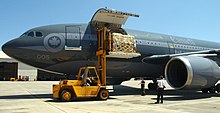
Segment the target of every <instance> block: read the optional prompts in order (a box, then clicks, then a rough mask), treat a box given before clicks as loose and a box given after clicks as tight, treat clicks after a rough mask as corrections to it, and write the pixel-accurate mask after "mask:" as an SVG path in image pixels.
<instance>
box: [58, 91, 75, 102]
mask: <svg viewBox="0 0 220 113" xmlns="http://www.w3.org/2000/svg"><path fill="white" fill-rule="evenodd" d="M72 96H73V95H72V93H71V91H69V90H63V91H62V92H61V100H62V101H63V102H69V101H71V100H72Z"/></svg>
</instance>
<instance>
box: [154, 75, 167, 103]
mask: <svg viewBox="0 0 220 113" xmlns="http://www.w3.org/2000/svg"><path fill="white" fill-rule="evenodd" d="M164 88H165V85H164V81H163V76H162V75H161V76H160V78H159V80H157V102H155V104H159V101H160V100H161V104H163V91H164Z"/></svg>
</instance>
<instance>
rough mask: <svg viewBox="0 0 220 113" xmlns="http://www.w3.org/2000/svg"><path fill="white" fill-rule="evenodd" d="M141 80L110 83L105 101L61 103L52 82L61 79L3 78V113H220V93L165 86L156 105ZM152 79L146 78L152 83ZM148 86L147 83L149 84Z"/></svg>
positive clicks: (0, 84) (0, 112)
mask: <svg viewBox="0 0 220 113" xmlns="http://www.w3.org/2000/svg"><path fill="white" fill-rule="evenodd" d="M139 82H140V81H134V80H130V81H125V82H123V83H122V84H121V85H115V86H108V89H109V91H110V97H109V99H108V100H106V101H99V100H92V99H83V100H77V101H71V102H60V101H58V100H54V99H52V98H51V97H52V84H57V83H59V81H27V82H24V81H23V82H22V81H14V82H13V81H0V113H134V112H136V113H219V111H220V94H203V93H202V92H200V91H182V90H174V89H172V88H170V87H169V86H168V85H166V87H167V88H166V89H165V92H164V103H163V104H154V102H155V101H156V92H155V91H151V90H148V89H147V88H146V95H145V96H141V95H140V94H141V93H140V85H138V83H139ZM149 82H150V81H146V83H149ZM146 86H147V84H146Z"/></svg>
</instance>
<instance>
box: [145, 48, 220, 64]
mask: <svg viewBox="0 0 220 113" xmlns="http://www.w3.org/2000/svg"><path fill="white" fill-rule="evenodd" d="M218 54H220V49H212V50H204V51H195V52H186V53H179V54H166V55H152V56H149V57H145V58H143V59H142V62H144V63H153V64H164V63H167V62H168V61H169V60H170V59H171V58H173V57H177V56H197V57H216V56H218Z"/></svg>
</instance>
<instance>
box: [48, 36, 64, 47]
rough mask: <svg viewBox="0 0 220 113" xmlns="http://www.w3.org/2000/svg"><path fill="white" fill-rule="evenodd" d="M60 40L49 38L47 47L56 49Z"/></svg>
mask: <svg viewBox="0 0 220 113" xmlns="http://www.w3.org/2000/svg"><path fill="white" fill-rule="evenodd" d="M60 42H61V41H60V39H59V38H58V37H55V36H54V37H51V38H50V39H49V45H50V46H51V47H53V48H57V47H58V46H59V45H60Z"/></svg>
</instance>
